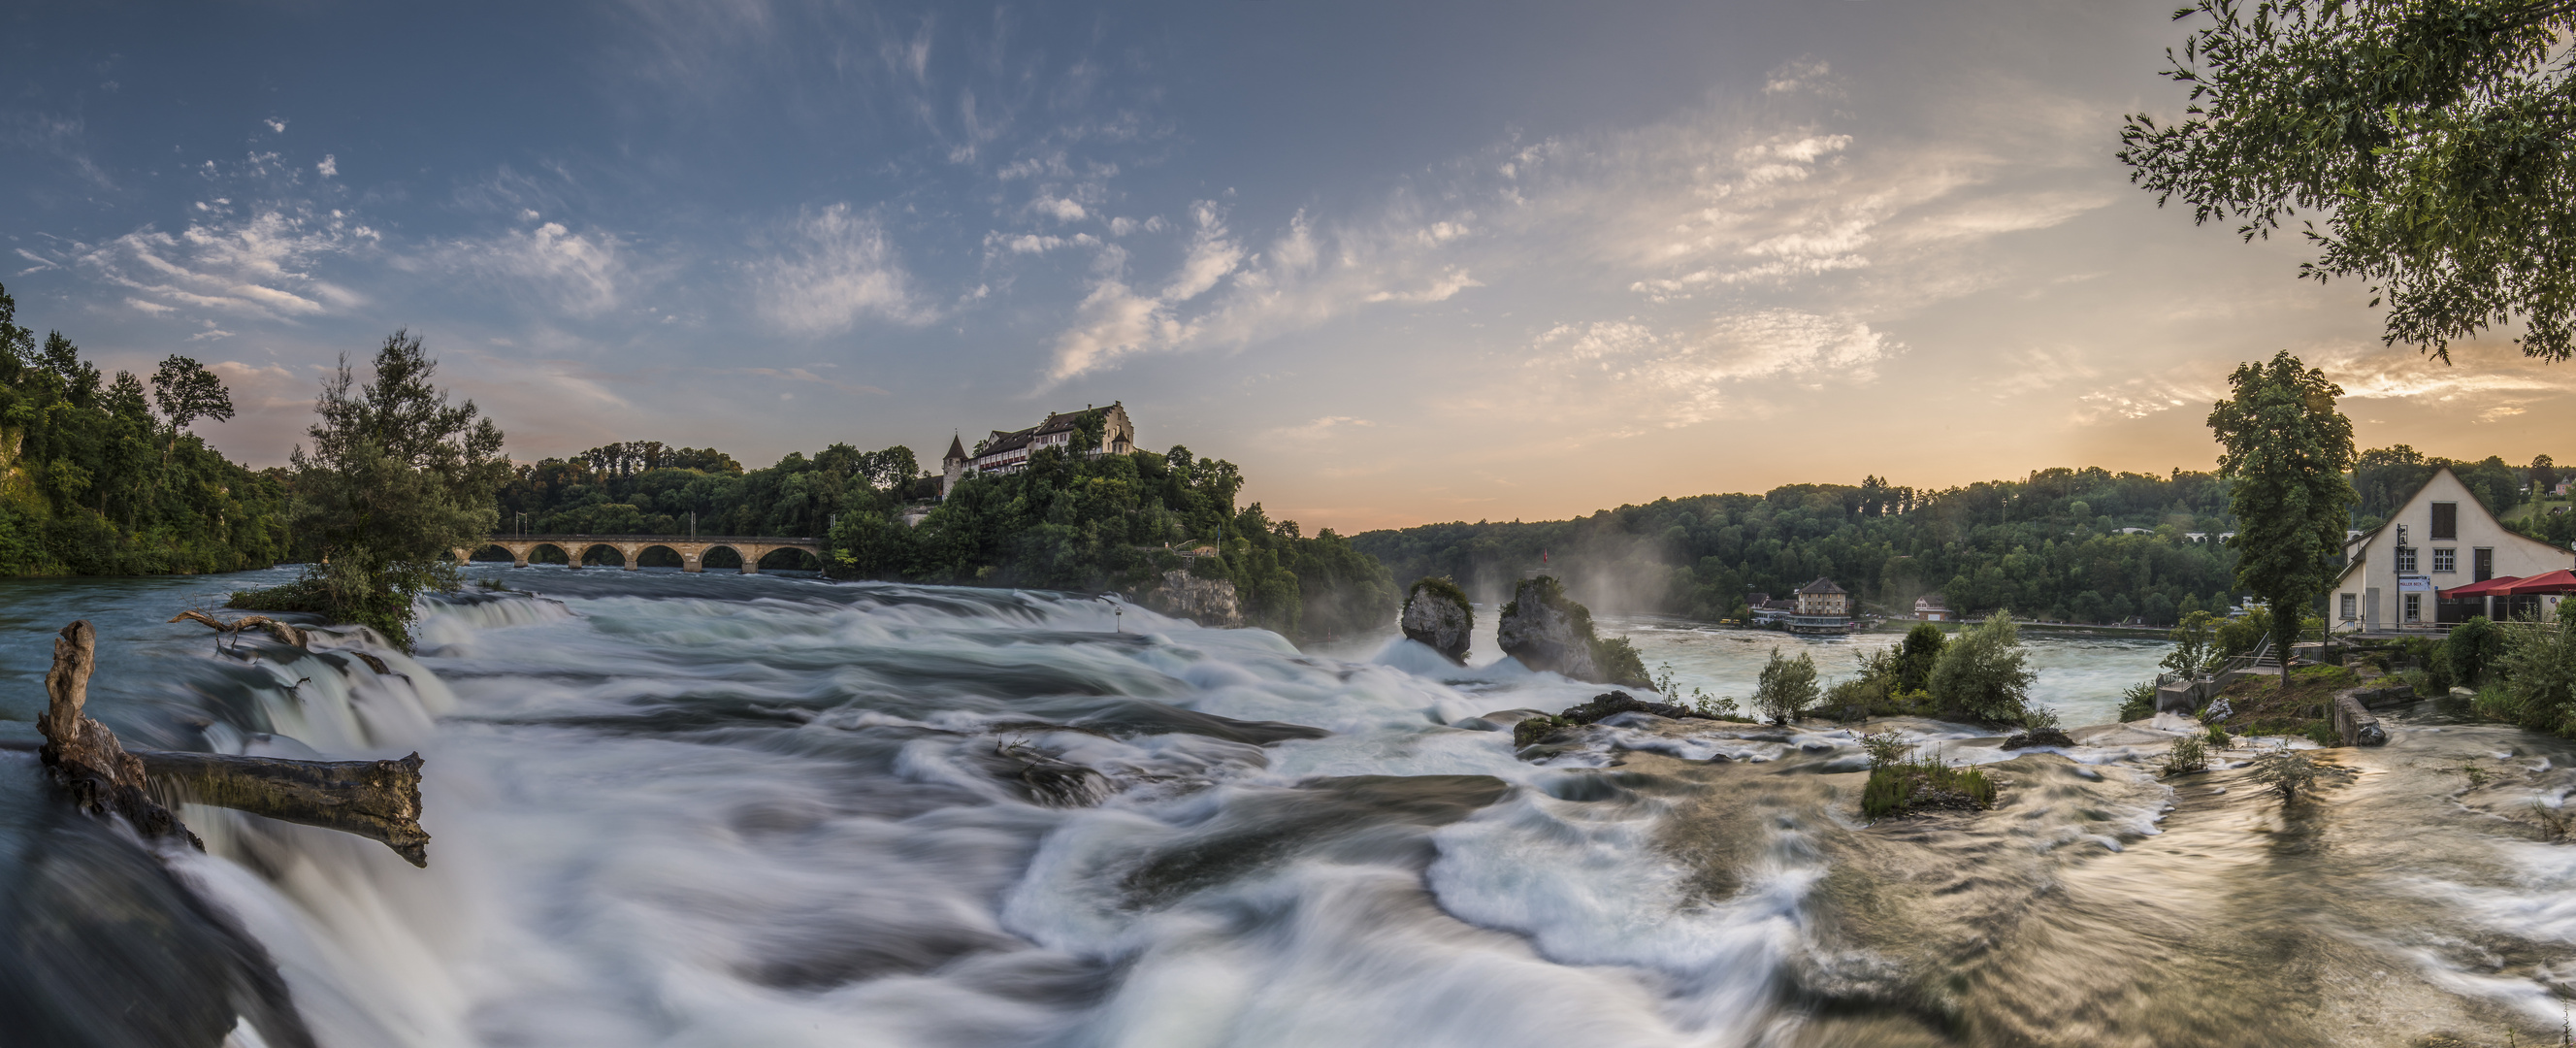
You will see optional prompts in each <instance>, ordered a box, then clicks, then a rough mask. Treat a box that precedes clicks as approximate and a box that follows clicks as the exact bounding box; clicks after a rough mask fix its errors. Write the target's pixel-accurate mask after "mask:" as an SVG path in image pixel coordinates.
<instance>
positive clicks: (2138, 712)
mask: <svg viewBox="0 0 2576 1048" xmlns="http://www.w3.org/2000/svg"><path fill="white" fill-rule="evenodd" d="M2155 715H2156V682H2154V681H2139V682H2138V683H2136V684H2132V685H2129V686H2128V687H2127V688H2126V689H2124V690H2122V691H2121V692H2120V719H2121V720H2123V721H2134V720H2145V719H2147V718H2149V717H2153V716H2155Z"/></svg>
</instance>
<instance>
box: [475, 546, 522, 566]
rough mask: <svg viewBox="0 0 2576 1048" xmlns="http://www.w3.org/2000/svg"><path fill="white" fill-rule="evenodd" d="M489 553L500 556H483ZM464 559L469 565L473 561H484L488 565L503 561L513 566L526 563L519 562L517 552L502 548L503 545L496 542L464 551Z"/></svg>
mask: <svg viewBox="0 0 2576 1048" xmlns="http://www.w3.org/2000/svg"><path fill="white" fill-rule="evenodd" d="M489 553H497V554H500V555H499V556H485V554H489ZM465 559H466V561H467V562H469V563H470V562H473V561H484V562H487V563H489V562H492V561H503V560H506V561H509V562H511V563H513V564H524V563H526V561H524V560H521V559H520V555H519V553H518V551H516V550H513V549H511V548H510V547H508V546H504V545H502V544H500V543H498V542H486V543H484V544H482V545H480V546H476V547H474V548H472V549H469V550H467V551H465Z"/></svg>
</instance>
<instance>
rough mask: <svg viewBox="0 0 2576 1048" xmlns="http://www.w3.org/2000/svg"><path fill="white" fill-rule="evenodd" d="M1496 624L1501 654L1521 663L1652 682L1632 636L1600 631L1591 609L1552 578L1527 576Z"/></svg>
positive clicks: (1637, 684)
mask: <svg viewBox="0 0 2576 1048" xmlns="http://www.w3.org/2000/svg"><path fill="white" fill-rule="evenodd" d="M1495 625H1496V630H1495V640H1497V641H1498V642H1500V643H1501V644H1502V648H1503V653H1504V654H1506V655H1510V656H1511V657H1513V658H1515V659H1519V660H1520V663H1521V665H1523V666H1527V667H1529V668H1531V669H1534V670H1539V671H1541V672H1553V673H1559V674H1563V675H1565V676H1568V677H1572V678H1574V679H1576V680H1586V681H1593V682H1595V683H1599V684H1619V685H1625V686H1628V687H1633V688H1651V687H1653V686H1654V682H1653V681H1651V680H1649V679H1648V678H1647V677H1646V666H1645V663H1644V661H1643V660H1641V659H1639V658H1638V657H1637V649H1636V648H1635V647H1633V646H1631V645H1629V643H1628V639H1627V638H1625V637H1613V638H1610V639H1608V640H1603V639H1601V638H1600V637H1599V636H1598V635H1596V634H1595V633H1594V632H1593V630H1592V612H1591V610H1590V609H1588V608H1585V607H1584V606H1583V605H1581V604H1577V603H1575V602H1574V601H1573V599H1572V598H1569V597H1567V596H1566V595H1565V587H1564V585H1563V584H1561V583H1559V582H1557V581H1556V579H1554V578H1552V577H1550V576H1546V575H1541V576H1539V577H1537V578H1534V579H1523V580H1522V581H1521V584H1520V585H1519V586H1518V587H1516V588H1514V589H1513V591H1512V602H1511V603H1510V604H1506V605H1504V606H1503V617H1502V619H1501V621H1499V622H1497V623H1496V624H1495Z"/></svg>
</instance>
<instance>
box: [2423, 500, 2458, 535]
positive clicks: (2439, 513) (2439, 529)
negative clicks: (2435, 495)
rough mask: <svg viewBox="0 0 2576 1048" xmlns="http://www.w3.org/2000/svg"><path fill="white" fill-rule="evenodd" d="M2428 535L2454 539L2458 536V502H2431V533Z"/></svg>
mask: <svg viewBox="0 0 2576 1048" xmlns="http://www.w3.org/2000/svg"><path fill="white" fill-rule="evenodd" d="M2429 537H2431V538H2437V539H2456V538H2459V537H2460V504H2459V503H2457V502H2436V503H2434V504H2433V534H2432V535H2431V536H2429Z"/></svg>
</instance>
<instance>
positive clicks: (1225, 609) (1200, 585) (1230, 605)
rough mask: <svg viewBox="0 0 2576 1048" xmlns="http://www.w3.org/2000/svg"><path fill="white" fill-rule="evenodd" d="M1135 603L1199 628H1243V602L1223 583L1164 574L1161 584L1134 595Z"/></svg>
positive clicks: (1229, 584) (1179, 573) (1228, 583)
mask: <svg viewBox="0 0 2576 1048" xmlns="http://www.w3.org/2000/svg"><path fill="white" fill-rule="evenodd" d="M1136 603H1138V604H1142V605H1144V606H1146V607H1148V608H1152V609H1154V610H1155V611H1159V612H1162V613H1163V614H1165V615H1171V616H1176V617H1179V618H1184V619H1188V620H1190V621H1192V622H1196V623H1198V624H1199V625H1201V626H1216V627H1223V628H1228V629H1231V628H1233V627H1236V626H1241V625H1243V601H1242V599H1241V598H1240V597H1238V596H1237V595H1236V594H1235V592H1234V583H1233V582H1231V581H1228V580H1226V579H1203V578H1200V577H1198V576H1196V575H1192V574H1190V573H1189V572H1187V571H1166V572H1164V573H1163V581H1161V582H1158V583H1155V584H1154V586H1153V588H1151V589H1148V590H1146V591H1144V592H1142V593H1139V594H1137V595H1136Z"/></svg>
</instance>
